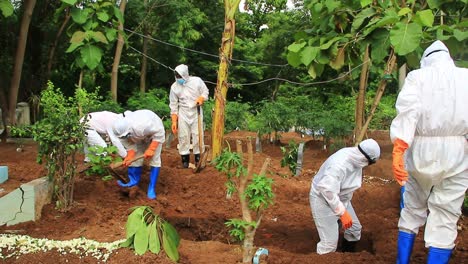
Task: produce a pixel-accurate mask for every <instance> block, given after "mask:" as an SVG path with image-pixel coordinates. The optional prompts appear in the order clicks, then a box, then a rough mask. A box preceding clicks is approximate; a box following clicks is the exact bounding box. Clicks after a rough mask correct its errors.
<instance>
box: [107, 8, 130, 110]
mask: <svg viewBox="0 0 468 264" xmlns="http://www.w3.org/2000/svg"><path fill="white" fill-rule="evenodd" d="M126 5H127V0H122V1H121V2H120V12H122V16H123V14H124V12H125V7H126ZM122 32H123V23H119V37H118V40H117V46H116V48H115V55H114V63H113V64H112V73H111V94H112V100H114V101H115V102H117V80H118V74H119V64H120V56H121V55H122V49H123V45H124V39H123V36H122Z"/></svg>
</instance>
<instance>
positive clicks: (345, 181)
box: [309, 139, 380, 254]
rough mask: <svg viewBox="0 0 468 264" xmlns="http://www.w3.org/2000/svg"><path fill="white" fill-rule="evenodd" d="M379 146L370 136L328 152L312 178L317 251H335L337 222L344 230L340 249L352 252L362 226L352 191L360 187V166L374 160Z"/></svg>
mask: <svg viewBox="0 0 468 264" xmlns="http://www.w3.org/2000/svg"><path fill="white" fill-rule="evenodd" d="M379 157H380V147H379V145H378V144H377V142H376V141H375V140H373V139H366V140H364V141H362V142H361V143H360V144H359V145H358V146H357V147H349V148H343V149H340V150H339V151H337V152H336V153H335V154H333V155H331V156H330V157H329V158H328V159H327V160H326V161H325V163H324V164H322V166H321V167H320V170H319V171H318V172H317V174H316V175H315V177H314V179H313V180H312V184H311V189H310V193H309V201H310V207H311V209H312V216H313V218H314V222H315V226H316V227H317V231H318V233H319V236H320V241H319V243H318V244H317V253H318V254H326V253H330V252H335V251H336V248H337V244H338V238H339V223H338V222H340V223H341V227H342V228H343V229H344V230H345V231H344V240H343V246H342V247H343V248H342V251H348V252H352V251H354V247H355V244H356V242H357V241H359V240H360V239H361V229H362V226H361V224H360V223H359V219H358V218H357V216H356V213H355V212H354V209H353V206H352V204H351V198H352V197H353V192H354V191H355V190H357V189H359V188H360V187H361V183H362V168H364V167H366V166H368V165H371V164H373V163H375V162H376V161H377V160H378V159H379Z"/></svg>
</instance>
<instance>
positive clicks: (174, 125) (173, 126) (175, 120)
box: [171, 114, 177, 134]
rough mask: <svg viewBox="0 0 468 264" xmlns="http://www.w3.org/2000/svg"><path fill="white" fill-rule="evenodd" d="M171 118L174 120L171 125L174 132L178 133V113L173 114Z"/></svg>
mask: <svg viewBox="0 0 468 264" xmlns="http://www.w3.org/2000/svg"><path fill="white" fill-rule="evenodd" d="M171 120H172V125H171V129H172V133H173V134H176V133H177V115H176V114H172V115H171Z"/></svg>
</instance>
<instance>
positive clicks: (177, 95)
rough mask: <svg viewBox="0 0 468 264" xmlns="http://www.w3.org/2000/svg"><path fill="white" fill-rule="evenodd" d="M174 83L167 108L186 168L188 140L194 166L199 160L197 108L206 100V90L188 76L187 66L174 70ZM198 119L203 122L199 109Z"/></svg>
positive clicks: (198, 79) (193, 77)
mask: <svg viewBox="0 0 468 264" xmlns="http://www.w3.org/2000/svg"><path fill="white" fill-rule="evenodd" d="M174 75H175V78H176V81H175V82H174V83H173V84H172V86H171V91H170V94H169V107H170V109H171V119H172V126H171V128H172V133H174V135H175V134H176V133H178V139H179V154H180V155H181V158H182V165H183V167H184V168H188V165H189V161H190V140H192V144H193V154H194V156H195V164H197V163H198V162H199V160H200V153H201V152H202V151H201V149H203V144H204V143H203V141H202V146H199V143H198V141H199V140H198V137H199V136H198V134H199V133H201V134H202V139H203V131H198V114H197V106H199V107H200V108H201V105H203V102H205V101H206V100H207V99H208V88H207V87H206V85H205V83H204V82H203V80H202V79H200V78H199V77H196V76H190V75H189V72H188V67H187V65H184V64H181V65H179V66H177V67H176V68H175V69H174ZM200 118H201V119H202V120H203V111H202V109H200ZM202 127H203V126H202Z"/></svg>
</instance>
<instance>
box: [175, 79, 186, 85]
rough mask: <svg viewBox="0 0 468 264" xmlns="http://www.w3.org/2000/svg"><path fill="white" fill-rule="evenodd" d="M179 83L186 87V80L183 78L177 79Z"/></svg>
mask: <svg viewBox="0 0 468 264" xmlns="http://www.w3.org/2000/svg"><path fill="white" fill-rule="evenodd" d="M177 83H179V84H180V85H184V83H185V80H184V79H182V78H177Z"/></svg>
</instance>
